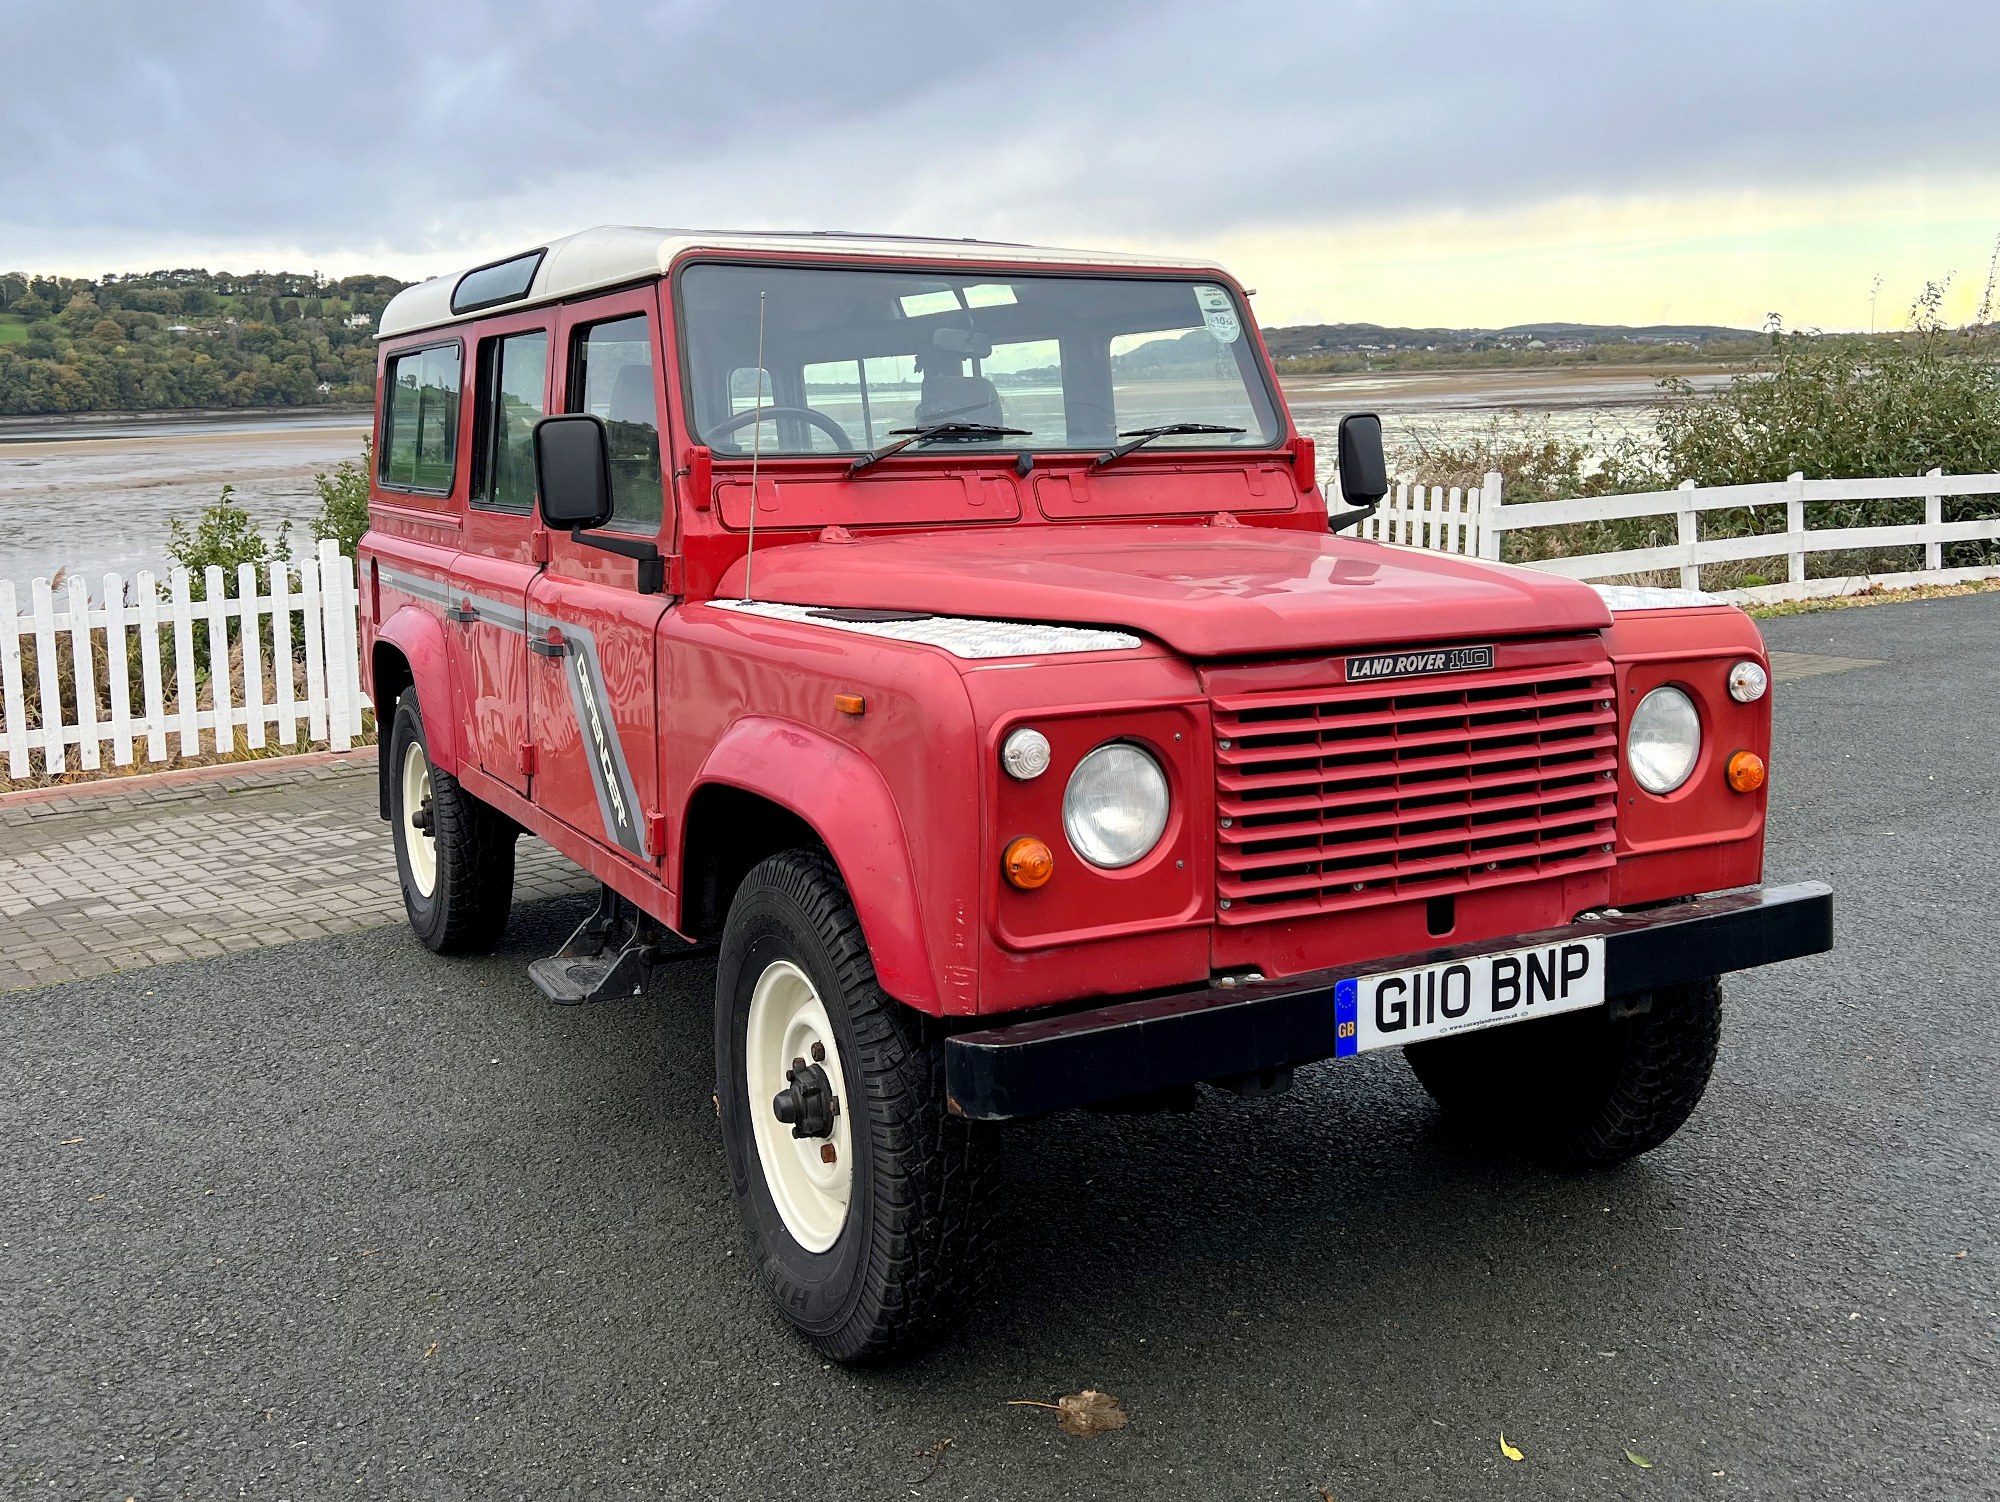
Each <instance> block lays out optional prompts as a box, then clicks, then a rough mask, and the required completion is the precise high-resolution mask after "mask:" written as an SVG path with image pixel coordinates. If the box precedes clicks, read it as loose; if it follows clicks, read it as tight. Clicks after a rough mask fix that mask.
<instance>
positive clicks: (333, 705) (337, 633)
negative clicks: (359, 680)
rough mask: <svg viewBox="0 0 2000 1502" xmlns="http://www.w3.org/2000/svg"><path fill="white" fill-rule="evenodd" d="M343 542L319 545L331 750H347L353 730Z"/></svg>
mask: <svg viewBox="0 0 2000 1502" xmlns="http://www.w3.org/2000/svg"><path fill="white" fill-rule="evenodd" d="M346 561H347V560H346V559H344V558H342V557H341V556H340V544H339V543H337V542H335V541H334V540H333V539H332V538H330V537H329V538H328V539H326V540H325V541H324V542H322V543H321V544H320V545H319V603H320V630H321V631H322V632H323V633H324V635H325V639H326V744H327V749H328V750H331V751H345V750H347V748H348V743H349V739H350V737H351V736H352V734H353V729H352V722H351V720H350V718H349V716H350V715H351V713H352V709H351V705H352V703H353V693H354V676H355V674H354V654H353V653H352V652H351V651H349V650H348V646H347V633H346V631H344V630H343V629H342V628H341V619H340V618H341V616H342V614H343V613H345V614H347V615H349V616H350V617H351V616H352V614H353V608H352V607H351V606H350V605H349V604H348V603H347V591H346V590H345V589H343V588H342V587H341V585H342V582H343V581H342V575H343V574H345V573H346V570H345V569H344V568H343V567H342V565H343V564H344V563H346Z"/></svg>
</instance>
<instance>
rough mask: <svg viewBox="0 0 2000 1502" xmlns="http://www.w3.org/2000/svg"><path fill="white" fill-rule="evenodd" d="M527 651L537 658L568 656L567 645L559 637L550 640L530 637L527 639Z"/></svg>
mask: <svg viewBox="0 0 2000 1502" xmlns="http://www.w3.org/2000/svg"><path fill="white" fill-rule="evenodd" d="M528 650H529V651H530V652H533V653H534V654H535V655H536V656H537V657H567V656H568V655H569V643H568V642H566V641H564V640H562V639H561V638H560V637H557V638H556V639H554V640H550V639H548V638H547V637H541V636H530V637H529V638H528Z"/></svg>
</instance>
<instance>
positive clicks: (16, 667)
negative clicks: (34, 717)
mask: <svg viewBox="0 0 2000 1502" xmlns="http://www.w3.org/2000/svg"><path fill="white" fill-rule="evenodd" d="M24 624H25V622H24V621H22V619H21V614H20V611H19V609H18V608H17V607H16V606H15V604H14V582H13V580H11V579H0V710H4V711H5V713H6V716H7V775H8V776H9V777H16V778H19V777H26V776H27V775H28V696H27V695H26V694H25V693H23V692H22V690H21V627H22V626H23V625H24Z"/></svg>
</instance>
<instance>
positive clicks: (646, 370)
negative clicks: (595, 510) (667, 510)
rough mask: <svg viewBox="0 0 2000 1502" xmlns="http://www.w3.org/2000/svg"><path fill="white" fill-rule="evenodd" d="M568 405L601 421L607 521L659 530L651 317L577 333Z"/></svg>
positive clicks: (636, 529) (635, 528) (657, 432)
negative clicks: (606, 447)
mask: <svg viewBox="0 0 2000 1502" xmlns="http://www.w3.org/2000/svg"><path fill="white" fill-rule="evenodd" d="M571 359H572V365H571V371H572V374H571V376H570V382H569V390H570V401H569V409H570V410H571V411H572V412H589V413H591V414H593V415H594V416H597V417H601V418H603V419H604V427H605V432H606V435H607V436H608V438H609V440H610V445H611V499H612V505H613V515H612V519H611V525H612V526H613V527H616V528H618V529H619V530H620V531H632V532H657V531H659V530H660V517H661V511H662V500H663V494H664V492H663V490H662V487H661V480H660V409H659V400H658V397H657V395H656V393H655V388H654V384H653V332H652V321H651V320H650V319H649V318H647V317H646V315H645V314H643V313H641V314H639V315H637V316H636V317H632V318H620V319H617V320H616V321H614V322H611V323H599V324H593V325H592V326H591V327H589V328H587V329H582V330H579V331H578V332H577V334H576V335H575V337H574V342H573V344H572V346H571Z"/></svg>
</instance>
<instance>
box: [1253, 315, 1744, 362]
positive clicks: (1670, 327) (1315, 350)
mask: <svg viewBox="0 0 2000 1502" xmlns="http://www.w3.org/2000/svg"><path fill="white" fill-rule="evenodd" d="M1761 337H1762V336H1761V335H1759V334H1758V333H1757V331H1756V330H1754V329H1731V328H1722V327H1719V326H1717V325H1714V324H1705V323H1656V324H1648V325H1646V326H1644V327H1640V328H1632V327H1627V326H1625V325H1623V324H1604V323H1517V324H1514V325H1512V326H1511V327H1508V328H1504V329H1443V328H1439V329H1406V328H1386V327H1384V326H1383V325H1381V324H1376V323H1311V324H1300V325H1297V326H1295V327H1292V328H1282V329H1265V330H1264V342H1265V343H1266V344H1268V345H1269V346H1270V347H1271V354H1272V355H1273V356H1274V357H1275V358H1277V359H1281V360H1284V359H1300V358H1308V357H1311V356H1314V355H1335V354H1373V353H1378V352H1380V353H1399V352H1406V351H1424V352H1427V353H1439V354H1443V353H1467V354H1473V353H1483V352H1486V351H1489V350H1492V351H1497V350H1544V349H1546V350H1550V351H1553V352H1556V353H1564V354H1572V353H1580V352H1582V351H1584V350H1587V349H1592V348H1600V349H1601V348H1604V347H1606V346H1615V347H1625V348H1629V347H1631V346H1634V345H1641V346H1647V347H1649V348H1652V349H1670V348H1676V347H1678V348H1689V347H1695V348H1699V347H1701V346H1703V345H1708V344H1717V343H1727V344H1736V343H1741V342H1743V341H1745V340H1750V341H1755V340H1758V339H1760V338H1761Z"/></svg>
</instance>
